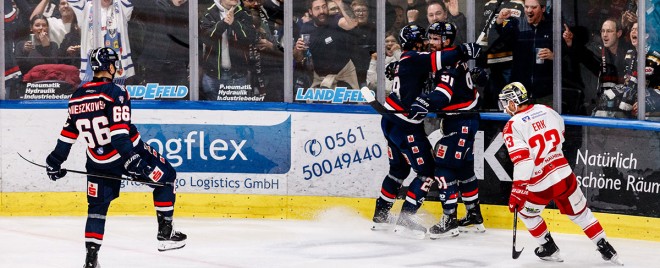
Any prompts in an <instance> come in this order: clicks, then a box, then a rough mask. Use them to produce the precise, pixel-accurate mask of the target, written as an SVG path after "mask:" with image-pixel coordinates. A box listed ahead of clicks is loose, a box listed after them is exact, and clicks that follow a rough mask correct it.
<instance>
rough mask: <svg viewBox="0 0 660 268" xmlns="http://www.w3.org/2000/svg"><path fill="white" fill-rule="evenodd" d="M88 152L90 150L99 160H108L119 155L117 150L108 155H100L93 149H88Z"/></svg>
mask: <svg viewBox="0 0 660 268" xmlns="http://www.w3.org/2000/svg"><path fill="white" fill-rule="evenodd" d="M87 150H89V152H90V153H91V154H92V156H93V157H94V158H96V159H98V160H108V159H109V158H110V157H113V156H115V155H116V154H117V150H112V151H110V152H109V153H108V154H106V155H98V154H96V153H94V150H92V148H87Z"/></svg>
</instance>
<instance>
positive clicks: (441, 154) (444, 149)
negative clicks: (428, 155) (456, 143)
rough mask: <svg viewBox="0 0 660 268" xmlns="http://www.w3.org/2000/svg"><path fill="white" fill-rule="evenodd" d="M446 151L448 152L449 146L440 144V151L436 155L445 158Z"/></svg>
mask: <svg viewBox="0 0 660 268" xmlns="http://www.w3.org/2000/svg"><path fill="white" fill-rule="evenodd" d="M446 153H447V146H445V145H440V146H438V152H437V153H436V154H435V156H437V157H440V158H443V159H444V158H445V154H446Z"/></svg>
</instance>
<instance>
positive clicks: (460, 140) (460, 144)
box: [458, 139, 465, 147]
mask: <svg viewBox="0 0 660 268" xmlns="http://www.w3.org/2000/svg"><path fill="white" fill-rule="evenodd" d="M458 146H461V147H465V139H459V140H458Z"/></svg>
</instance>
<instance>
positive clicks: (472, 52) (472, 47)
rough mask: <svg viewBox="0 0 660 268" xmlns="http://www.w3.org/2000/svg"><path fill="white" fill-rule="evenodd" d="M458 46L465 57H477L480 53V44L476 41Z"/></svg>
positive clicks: (471, 58) (470, 58)
mask: <svg viewBox="0 0 660 268" xmlns="http://www.w3.org/2000/svg"><path fill="white" fill-rule="evenodd" d="M458 48H459V49H460V51H461V52H463V55H464V56H465V58H467V59H469V60H473V59H477V58H479V55H480V54H481V46H480V45H479V44H477V43H463V44H461V45H460V46H458Z"/></svg>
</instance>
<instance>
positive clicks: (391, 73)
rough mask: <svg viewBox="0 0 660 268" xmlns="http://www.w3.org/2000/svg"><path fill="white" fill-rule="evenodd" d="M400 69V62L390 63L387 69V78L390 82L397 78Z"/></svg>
mask: <svg viewBox="0 0 660 268" xmlns="http://www.w3.org/2000/svg"><path fill="white" fill-rule="evenodd" d="M398 68H399V62H398V61H393V62H390V64H388V65H387V66H386V67H385V77H387V79H388V80H390V81H391V80H393V79H394V77H395V76H396V71H397V69H398Z"/></svg>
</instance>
